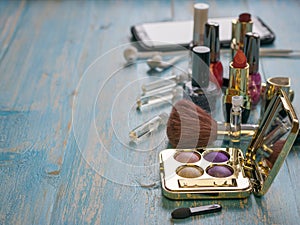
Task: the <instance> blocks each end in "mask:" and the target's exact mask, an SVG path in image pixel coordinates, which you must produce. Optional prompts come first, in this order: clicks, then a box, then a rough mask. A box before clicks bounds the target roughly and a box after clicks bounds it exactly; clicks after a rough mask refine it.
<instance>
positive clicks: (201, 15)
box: [188, 3, 209, 74]
mask: <svg viewBox="0 0 300 225" xmlns="http://www.w3.org/2000/svg"><path fill="white" fill-rule="evenodd" d="M208 9H209V5H208V4H206V3H196V4H194V29H193V40H192V41H191V43H190V45H189V50H190V51H192V49H193V48H194V47H195V46H199V45H203V44H204V27H205V23H206V22H207V20H208ZM188 73H189V74H191V73H192V56H191V55H190V60H189V66H188Z"/></svg>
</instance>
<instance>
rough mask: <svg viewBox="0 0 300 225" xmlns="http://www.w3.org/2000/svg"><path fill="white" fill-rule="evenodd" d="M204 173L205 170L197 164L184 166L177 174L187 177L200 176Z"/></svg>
mask: <svg viewBox="0 0 300 225" xmlns="http://www.w3.org/2000/svg"><path fill="white" fill-rule="evenodd" d="M203 173H204V172H203V170H202V169H201V168H200V167H196V166H182V167H179V168H178V169H177V174H178V175H179V176H181V177H185V178H196V177H200V176H202V174H203Z"/></svg>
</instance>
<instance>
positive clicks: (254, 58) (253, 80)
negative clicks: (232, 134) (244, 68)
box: [244, 32, 261, 105]
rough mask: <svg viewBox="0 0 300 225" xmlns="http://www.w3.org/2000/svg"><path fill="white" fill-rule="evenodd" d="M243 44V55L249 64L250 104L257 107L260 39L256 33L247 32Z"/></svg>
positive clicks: (259, 89) (259, 77)
mask: <svg viewBox="0 0 300 225" xmlns="http://www.w3.org/2000/svg"><path fill="white" fill-rule="evenodd" d="M244 43H245V45H244V53H245V55H246V57H247V62H248V64H249V84H248V86H249V96H250V99H251V104H252V105H257V104H258V103H259V101H260V92H261V75H260V73H259V72H258V68H259V48H260V37H259V35H258V34H257V33H253V32H248V33H246V35H245V40H244Z"/></svg>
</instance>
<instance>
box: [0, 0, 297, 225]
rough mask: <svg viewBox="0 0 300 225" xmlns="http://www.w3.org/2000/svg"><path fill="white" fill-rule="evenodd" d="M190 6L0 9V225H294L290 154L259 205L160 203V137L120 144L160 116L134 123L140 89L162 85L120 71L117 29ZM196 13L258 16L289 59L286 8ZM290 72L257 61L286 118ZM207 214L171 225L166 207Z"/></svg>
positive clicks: (292, 42) (243, 4)
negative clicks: (283, 90) (281, 95)
mask: <svg viewBox="0 0 300 225" xmlns="http://www.w3.org/2000/svg"><path fill="white" fill-rule="evenodd" d="M193 3H194V2H193V1H173V3H172V2H170V1H0V78H1V79H0V224H26V225H27V224H28V225H30V224H105V225H106V224H131V225H132V224H177V223H178V224H299V221H300V195H299V190H300V174H299V171H300V148H299V147H297V146H294V147H293V149H292V150H291V152H290V154H289V156H288V158H287V160H286V162H285V163H284V165H283V167H282V169H281V171H280V173H279V174H278V176H277V177H276V179H275V182H274V183H273V185H272V186H271V188H270V190H269V192H268V193H267V194H266V195H265V196H263V197H261V198H257V197H254V196H253V195H251V197H250V198H248V199H242V200H205V201H203V200H197V201H172V200H169V199H167V198H165V197H163V196H162V194H161V187H160V181H159V165H158V154H159V152H160V151H161V150H162V149H164V148H166V147H167V146H168V141H167V138H166V135H165V131H164V129H162V130H160V131H158V132H157V133H156V134H155V135H153V137H151V138H150V139H149V140H147V141H145V142H143V143H140V144H138V145H134V144H131V143H129V140H128V132H129V130H130V129H132V128H133V127H135V126H136V125H138V124H140V123H141V122H142V121H145V120H146V119H148V118H150V117H152V116H154V115H156V114H157V113H159V112H163V111H165V112H168V111H169V110H170V106H166V107H160V108H158V109H156V110H150V111H144V112H142V113H138V112H137V111H136V110H135V105H134V103H135V99H136V97H137V95H138V94H139V92H140V86H141V84H142V83H146V82H148V81H151V80H153V79H154V77H155V76H156V75H157V76H167V75H168V73H171V70H168V71H166V72H164V73H163V74H158V73H154V74H153V73H150V72H149V69H148V67H147V65H146V63H145V62H144V61H139V62H137V63H135V64H134V65H132V66H127V67H126V66H124V65H125V60H124V58H123V50H124V49H125V48H126V47H128V46H129V45H130V37H131V35H130V29H129V28H130V26H131V25H133V24H137V23H142V22H154V21H166V20H186V19H192V15H193V14H192V6H193ZM208 3H209V4H210V11H209V16H210V17H220V16H237V15H238V14H239V13H241V12H245V11H247V12H250V13H252V14H254V15H258V16H260V17H261V18H262V19H263V20H264V21H265V22H266V23H267V24H268V25H269V26H270V27H272V28H273V30H274V32H275V33H276V35H277V38H276V41H275V42H274V44H273V45H272V46H270V47H272V48H288V49H298V50H299V49H300V42H299V40H300V32H299V31H300V20H299V15H298V14H299V12H300V3H299V2H298V1H296V0H291V1H283V0H275V1H259V0H257V1H250V0H248V1H247V0H245V1H240V2H239V1H235V0H230V1H221V0H220V1H217V0H215V1H210V2H208ZM172 7H173V10H172ZM222 57H225V56H222ZM225 61H226V59H225ZM227 63H228V62H224V67H225V68H227V69H225V71H228V64H227ZM299 63H300V60H299V59H283V58H276V59H275V58H262V59H261V61H260V71H261V73H262V74H263V77H264V79H266V78H267V77H271V76H289V77H291V80H292V88H293V89H294V90H295V99H294V101H293V103H294V107H295V109H296V111H298V112H299V110H300V103H299V102H300V101H299V100H300V99H299V98H300V94H299V91H298V89H299V88H300V79H299V72H300V69H299ZM212 203H219V204H221V205H222V206H223V210H222V212H220V213H216V214H209V215H203V216H196V217H193V218H189V219H185V220H182V221H174V220H171V216H170V213H171V212H172V211H173V210H174V209H175V208H177V207H191V206H200V205H206V204H212Z"/></svg>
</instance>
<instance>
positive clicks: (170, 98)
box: [136, 86, 183, 111]
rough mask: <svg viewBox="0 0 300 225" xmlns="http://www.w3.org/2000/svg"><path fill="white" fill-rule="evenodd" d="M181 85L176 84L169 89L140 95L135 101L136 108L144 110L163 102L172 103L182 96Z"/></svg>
mask: <svg viewBox="0 0 300 225" xmlns="http://www.w3.org/2000/svg"><path fill="white" fill-rule="evenodd" d="M182 95H183V90H182V87H180V86H177V87H174V88H171V89H165V90H162V91H159V92H155V93H153V94H146V95H142V96H140V97H139V98H138V99H137V101H136V104H137V109H138V110H141V111H142V110H144V109H146V108H151V107H153V106H159V105H163V104H173V103H175V102H176V101H178V100H179V99H181V98H182Z"/></svg>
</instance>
